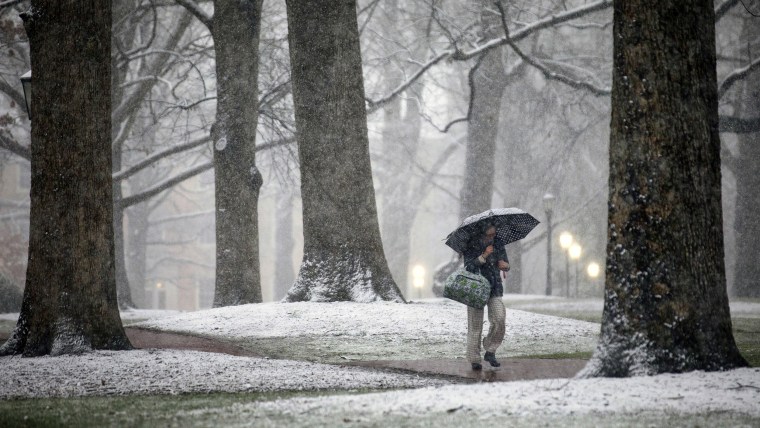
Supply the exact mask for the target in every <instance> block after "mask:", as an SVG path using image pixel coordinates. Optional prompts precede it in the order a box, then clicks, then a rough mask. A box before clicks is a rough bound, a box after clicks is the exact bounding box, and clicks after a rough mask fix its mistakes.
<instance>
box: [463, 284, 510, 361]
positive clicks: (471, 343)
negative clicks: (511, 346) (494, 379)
mask: <svg viewBox="0 0 760 428" xmlns="http://www.w3.org/2000/svg"><path fill="white" fill-rule="evenodd" d="M486 306H488V323H489V324H490V327H489V328H488V334H487V335H486V337H485V338H484V339H483V348H485V350H486V352H494V353H495V352H496V349H497V348H498V347H499V345H501V342H502V341H503V340H504V330H505V324H504V323H505V319H506V315H507V314H506V309H505V308H504V302H503V301H502V300H501V297H492V298H490V299H489V300H488V303H487V304H486ZM483 312H485V308H484V309H475V308H471V307H469V306H468V307H467V359H468V360H469V361H470V363H479V362H480V361H481V355H480V337H481V335H482V333H483Z"/></svg>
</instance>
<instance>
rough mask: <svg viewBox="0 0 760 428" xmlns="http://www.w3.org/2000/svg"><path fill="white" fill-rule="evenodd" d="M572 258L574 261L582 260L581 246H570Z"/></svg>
mask: <svg viewBox="0 0 760 428" xmlns="http://www.w3.org/2000/svg"><path fill="white" fill-rule="evenodd" d="M569 252H570V258H571V259H573V260H578V259H579V258H581V246H580V245H578V244H577V243H576V244H573V245H571V246H570V250H569Z"/></svg>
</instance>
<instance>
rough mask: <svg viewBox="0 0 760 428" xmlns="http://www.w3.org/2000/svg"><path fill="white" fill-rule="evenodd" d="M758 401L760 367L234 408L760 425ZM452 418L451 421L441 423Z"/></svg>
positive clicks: (362, 417)
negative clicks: (739, 420) (718, 417)
mask: <svg viewBox="0 0 760 428" xmlns="http://www.w3.org/2000/svg"><path fill="white" fill-rule="evenodd" d="M758 403H760V369H758V368H754V369H741V370H733V371H729V372H720V373H705V372H692V373H687V374H681V375H660V376H652V377H637V378H629V379H582V380H559V379H554V380H539V381H530V382H508V383H485V384H475V385H452V386H445V387H438V388H424V389H418V390H409V391H393V392H386V393H376V394H365V395H358V396H336V397H320V398H294V399H290V400H283V401H273V402H266V403H261V404H256V405H248V406H238V408H237V409H236V410H237V411H238V412H248V413H249V415H250V416H252V417H255V418H258V419H259V420H261V419H263V418H270V419H271V418H278V417H279V418H283V417H282V415H296V414H308V415H309V417H310V418H314V419H316V421H319V423H321V424H325V425H330V424H331V423H332V424H337V423H340V422H341V421H342V420H343V419H350V420H353V421H363V422H367V425H371V424H372V423H379V422H380V421H391V420H394V419H395V420H409V418H414V420H416V421H419V420H423V421H424V420H426V419H430V420H438V421H441V420H443V421H445V420H446V419H448V418H450V419H449V423H445V424H444V425H449V426H457V425H462V424H463V422H464V425H465V426H471V425H478V424H480V423H487V424H488V425H489V426H493V425H495V422H498V421H499V420H500V419H515V418H522V417H536V416H541V417H565V416H577V415H584V414H591V413H594V414H607V415H610V416H612V415H614V414H622V415H625V414H628V415H633V414H638V413H640V412H649V413H654V412H657V413H661V414H665V413H675V414H681V415H689V414H692V415H694V414H707V413H716V412H728V413H732V414H742V415H745V416H748V417H750V418H755V420H756V421H760V406H758ZM447 415H449V417H448V418H446V419H445V418H443V417H446V416H447ZM454 415H456V416H457V417H456V418H454V417H453V416H454ZM283 419H285V420H287V421H289V422H296V421H295V420H288V419H287V418H283ZM480 421H487V422H480ZM431 425H433V424H431Z"/></svg>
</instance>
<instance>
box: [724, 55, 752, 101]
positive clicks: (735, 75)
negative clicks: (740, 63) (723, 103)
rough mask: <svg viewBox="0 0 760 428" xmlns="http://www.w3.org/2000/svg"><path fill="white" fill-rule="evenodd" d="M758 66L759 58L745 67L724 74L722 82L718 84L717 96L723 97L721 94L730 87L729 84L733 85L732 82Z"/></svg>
mask: <svg viewBox="0 0 760 428" xmlns="http://www.w3.org/2000/svg"><path fill="white" fill-rule="evenodd" d="M758 68H760V58H757V59H755V60H754V61H752V62H751V63H750V64H749V65H748V66H746V67H743V68H739V69H736V70H734V71H733V72H731V73H729V75H728V76H726V78H725V79H723V82H722V83H721V84H720V87H719V88H718V98H721V97H723V95H725V94H726V92H727V91H728V90H729V89H731V86H733V85H734V83H736V82H737V81H739V80H741V79H743V78H744V77H746V76H747V75H748V74H749V73H751V72H752V71H753V70H755V69H758Z"/></svg>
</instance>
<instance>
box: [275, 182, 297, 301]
mask: <svg viewBox="0 0 760 428" xmlns="http://www.w3.org/2000/svg"><path fill="white" fill-rule="evenodd" d="M276 222H277V224H276V229H275V244H274V245H275V261H274V263H275V267H274V287H273V288H274V289H273V290H272V294H273V295H274V300H281V299H282V298H283V297H285V295H286V294H287V293H288V290H289V289H290V286H292V285H293V281H295V278H296V273H295V271H294V270H293V249H294V248H295V245H296V243H295V239H294V238H293V195H292V194H291V193H290V192H287V191H282V192H281V193H280V194H279V195H278V198H277V219H276Z"/></svg>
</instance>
